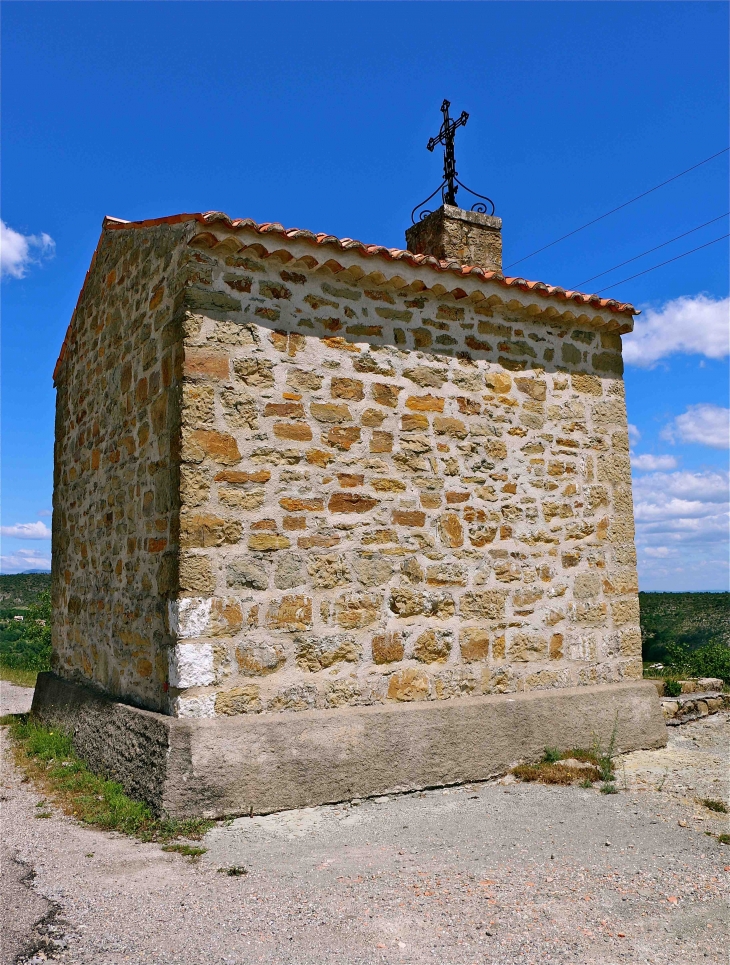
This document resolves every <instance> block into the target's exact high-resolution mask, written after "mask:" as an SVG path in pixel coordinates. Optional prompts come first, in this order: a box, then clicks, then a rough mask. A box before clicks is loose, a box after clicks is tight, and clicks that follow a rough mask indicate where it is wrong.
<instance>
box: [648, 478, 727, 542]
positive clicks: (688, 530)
mask: <svg viewBox="0 0 730 965" xmlns="http://www.w3.org/2000/svg"><path fill="white" fill-rule="evenodd" d="M729 483H730V479H729V477H728V473H727V472H719V471H712V472H673V473H659V472H658V473H653V474H651V475H647V476H640V477H639V478H638V479H636V480H634V517H635V519H636V529H637V542H638V543H643V544H646V545H651V546H665V547H666V546H672V545H677V544H680V543H696V542H698V541H699V542H705V543H715V542H717V541H718V540H726V539H727V538H728V523H729V522H730V516H729V515H728V510H729V509H730V493H729V492H728V485H729Z"/></svg>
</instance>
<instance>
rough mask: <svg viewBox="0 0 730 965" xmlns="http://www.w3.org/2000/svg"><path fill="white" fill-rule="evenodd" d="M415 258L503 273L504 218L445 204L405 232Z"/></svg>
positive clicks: (408, 246)
mask: <svg viewBox="0 0 730 965" xmlns="http://www.w3.org/2000/svg"><path fill="white" fill-rule="evenodd" d="M406 246H407V248H408V250H409V251H412V252H413V254H414V255H432V256H433V257H434V258H438V260H439V261H458V262H459V263H460V264H462V265H473V266H475V267H477V268H484V269H485V271H498V272H501V271H502V219H501V218H496V217H495V216H494V215H491V214H482V213H481V212H480V211H465V210H464V209H463V208H455V207H453V206H452V205H450V204H444V205H442V206H441V207H440V208H438V209H437V210H436V211H432V212H431V214H429V215H427V216H426V217H425V218H424V219H423V220H422V221H419V222H417V224H414V225H413V226H412V227H410V228H409V229H408V230H407V231H406Z"/></svg>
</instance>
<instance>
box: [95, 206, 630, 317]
mask: <svg viewBox="0 0 730 965" xmlns="http://www.w3.org/2000/svg"><path fill="white" fill-rule="evenodd" d="M184 221H198V222H199V223H200V224H208V225H213V224H217V223H221V222H222V223H223V224H225V225H226V227H228V228H231V229H233V230H251V231H255V232H256V233H257V234H261V235H268V234H278V235H283V236H284V237H286V238H289V239H291V240H294V239H302V240H304V241H310V242H312V243H313V244H315V245H318V246H319V245H334V246H336V247H338V248H340V249H341V250H342V251H352V250H360V251H362V252H363V253H364V254H366V255H368V256H369V257H382V258H385V259H387V260H388V261H406V262H408V263H409V264H411V265H414V266H418V267H420V266H422V265H426V266H428V267H430V268H435V269H436V270H437V271H448V272H450V273H453V274H459V275H462V276H467V277H468V276H476V277H478V278H484V279H485V280H486V281H494V282H497V283H498V284H500V285H503V286H504V287H506V288H519V289H520V290H522V291H529V292H534V293H536V294H539V295H542V296H544V297H550V296H554V297H557V298H561V299H564V300H565V301H572V302H576V303H577V304H581V305H591V306H593V307H594V308H604V309H607V310H608V311H611V312H615V313H618V314H624V315H638V314H640V313H639V311H638V310H637V309H636V308H635V307H634V306H633V305H632V304H631V303H630V302H619V301H617V300H616V299H615V298H601V297H600V296H599V295H597V294H588V293H586V292H580V291H576V290H573V289H566V288H563V287H562V286H560V285H549V284H548V283H547V282H544V281H531V280H529V279H527V278H522V277H521V276H517V275H515V276H512V275H503V274H502V273H501V272H497V271H490V270H488V269H485V268H481V267H480V266H479V265H462V264H461V263H460V262H458V261H454V260H453V259H441V260H439V259H437V258H435V257H434V256H433V255H423V254H420V255H417V254H415V253H414V252H412V251H409V250H408V249H407V248H386V247H385V246H384V245H372V244H366V243H364V242H362V241H357V240H356V239H354V238H338V237H337V235H332V234H327V233H325V232H314V231H309V230H308V229H307V228H285V227H284V226H283V225H282V224H280V223H279V222H278V221H264V222H260V223H259V222H256V221H254V220H253V219H252V218H231V217H230V216H229V215H227V214H226V213H225V212H224V211H204V212H196V213H194V214H177V215H168V216H167V217H163V218H152V219H148V220H145V221H122V220H121V219H119V218H109V217H107V218H105V219H104V227H105V228H108V229H110V230H117V231H118V230H127V229H130V228H151V227H155V226H157V225H162V224H180V223H181V222H184Z"/></svg>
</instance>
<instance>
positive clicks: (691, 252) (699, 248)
mask: <svg viewBox="0 0 730 965" xmlns="http://www.w3.org/2000/svg"><path fill="white" fill-rule="evenodd" d="M725 238H730V232H728V234H726V235H721V236H720V237H719V238H715V239H714V241H708V242H707V244H706V245H700V246H699V247H698V248H692V250H691V251H685V252H684V253H683V254H681V255H677V257H676V258H670V259H669V261H663V262H662V263H661V264H660V265H654V267H653V268H647V269H646V271H640V272H639V273H638V274H636V275H631V277H630V278H624V279H623V280H622V281H615V282H614V283H613V285H606V287H605V288H599V289H598V291H597V292H595V294H596V295H600V294H601V292H607V291H608V289H609V288H616V286H617V285H623V283H624V282H626V281H633V279H634V278H639V277H640V276H641V275H648V274H649V272H650V271H656V270H657V268H663V267H664V265H671V263H672V262H673V261H679V259H680V258H686V257H687V255H691V254H693V253H694V252H695V251H701V250H702V249H703V248H709V247H710V245H716V244H717V243H718V241H723V240H724V239H725Z"/></svg>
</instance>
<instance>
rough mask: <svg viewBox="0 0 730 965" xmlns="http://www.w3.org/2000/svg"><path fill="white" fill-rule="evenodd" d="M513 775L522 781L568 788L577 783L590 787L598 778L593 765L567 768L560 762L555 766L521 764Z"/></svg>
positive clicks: (514, 770) (514, 769) (513, 771)
mask: <svg viewBox="0 0 730 965" xmlns="http://www.w3.org/2000/svg"><path fill="white" fill-rule="evenodd" d="M512 774H514V776H515V777H516V778H518V779H519V780H520V781H526V782H536V783H538V784H560V785H563V786H566V787H567V786H568V785H569V784H575V782H576V781H588V782H589V784H588V786H589V787H590V785H591V784H592V783H593V781H595V780H596V779H597V777H598V771H597V769H596V768H595V767H594V766H593V765H592V764H586V766H585V767H566V766H565V765H564V764H561V763H560V762H559V761H558V762H557V763H555V764H546V763H541V764H519V765H518V766H517V767H515V768H513V769H512Z"/></svg>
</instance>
